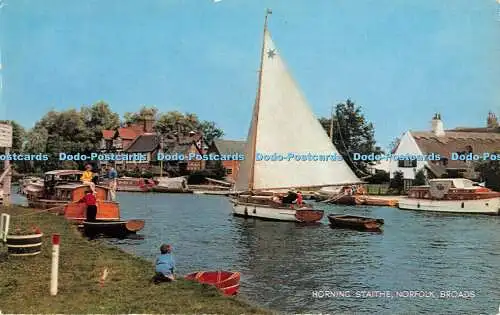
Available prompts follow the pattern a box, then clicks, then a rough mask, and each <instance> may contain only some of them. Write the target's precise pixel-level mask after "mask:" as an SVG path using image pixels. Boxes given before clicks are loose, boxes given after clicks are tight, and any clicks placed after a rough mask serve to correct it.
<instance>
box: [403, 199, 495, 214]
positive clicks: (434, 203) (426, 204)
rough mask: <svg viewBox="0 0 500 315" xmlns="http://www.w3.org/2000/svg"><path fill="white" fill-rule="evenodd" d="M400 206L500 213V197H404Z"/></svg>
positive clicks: (474, 212)
mask: <svg viewBox="0 0 500 315" xmlns="http://www.w3.org/2000/svg"><path fill="white" fill-rule="evenodd" d="M398 207H399V209H402V210H416V211H431V212H447V213H462V214H489V215H500V198H488V199H476V200H431V199H417V198H402V199H401V200H400V201H399V203H398Z"/></svg>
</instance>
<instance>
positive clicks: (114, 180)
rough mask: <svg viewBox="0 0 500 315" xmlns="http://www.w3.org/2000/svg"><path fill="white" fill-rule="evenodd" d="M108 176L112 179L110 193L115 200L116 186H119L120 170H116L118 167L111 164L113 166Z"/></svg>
mask: <svg viewBox="0 0 500 315" xmlns="http://www.w3.org/2000/svg"><path fill="white" fill-rule="evenodd" d="M108 178H109V180H110V182H109V188H110V190H109V194H110V196H111V200H113V201H115V200H116V188H117V186H118V183H117V178H118V172H117V171H116V169H115V167H114V166H113V165H111V168H110V169H109V172H108Z"/></svg>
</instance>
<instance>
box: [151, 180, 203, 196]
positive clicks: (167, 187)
mask: <svg viewBox="0 0 500 315" xmlns="http://www.w3.org/2000/svg"><path fill="white" fill-rule="evenodd" d="M154 181H155V183H156V185H155V186H154V187H152V188H151V191H152V192H162V193H193V191H192V190H191V189H189V187H188V184H187V179H186V178H185V177H172V178H171V177H156V178H155V179H154Z"/></svg>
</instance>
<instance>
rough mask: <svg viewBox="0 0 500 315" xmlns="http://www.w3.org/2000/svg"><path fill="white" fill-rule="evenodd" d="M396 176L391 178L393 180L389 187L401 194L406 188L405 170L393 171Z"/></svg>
mask: <svg viewBox="0 0 500 315" xmlns="http://www.w3.org/2000/svg"><path fill="white" fill-rule="evenodd" d="M393 174H394V176H393V178H392V179H391V182H390V184H389V188H392V189H394V190H396V191H397V192H398V194H401V192H402V191H403V189H404V186H405V184H404V175H403V172H401V171H396V172H394V173H393Z"/></svg>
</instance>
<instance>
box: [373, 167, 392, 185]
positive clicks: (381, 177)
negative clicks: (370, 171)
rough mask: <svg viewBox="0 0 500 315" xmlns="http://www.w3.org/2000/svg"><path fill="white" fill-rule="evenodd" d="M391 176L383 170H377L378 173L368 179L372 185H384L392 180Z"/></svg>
mask: <svg viewBox="0 0 500 315" xmlns="http://www.w3.org/2000/svg"><path fill="white" fill-rule="evenodd" d="M390 177H391V176H390V174H389V173H388V172H386V171H383V170H377V171H376V173H375V174H374V175H373V176H371V177H370V178H368V179H367V181H368V182H369V183H370V184H384V183H388V182H389V181H390V180H391V179H390Z"/></svg>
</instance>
